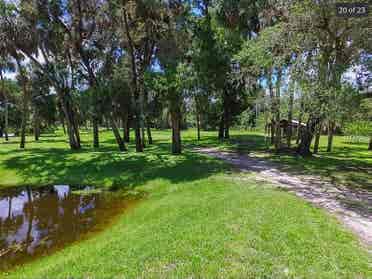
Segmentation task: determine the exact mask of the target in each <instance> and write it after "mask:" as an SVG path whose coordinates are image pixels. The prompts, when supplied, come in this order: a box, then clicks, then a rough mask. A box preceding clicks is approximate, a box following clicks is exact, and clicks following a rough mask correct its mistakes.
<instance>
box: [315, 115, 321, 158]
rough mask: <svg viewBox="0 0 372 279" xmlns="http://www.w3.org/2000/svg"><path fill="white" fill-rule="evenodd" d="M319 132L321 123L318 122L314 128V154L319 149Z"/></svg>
mask: <svg viewBox="0 0 372 279" xmlns="http://www.w3.org/2000/svg"><path fill="white" fill-rule="evenodd" d="M321 132H322V123H321V122H320V123H319V125H318V127H317V128H316V133H315V141H314V154H317V153H318V151H319V140H320V134H321Z"/></svg>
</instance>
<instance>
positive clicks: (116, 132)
mask: <svg viewBox="0 0 372 279" xmlns="http://www.w3.org/2000/svg"><path fill="white" fill-rule="evenodd" d="M109 121H110V126H111V128H112V132H113V133H114V136H115V140H116V143H117V144H118V146H119V150H120V151H127V148H126V146H125V142H124V140H123V139H122V138H121V136H120V132H119V129H118V126H117V125H116V122H115V119H114V117H113V115H112V113H111V114H110V116H109Z"/></svg>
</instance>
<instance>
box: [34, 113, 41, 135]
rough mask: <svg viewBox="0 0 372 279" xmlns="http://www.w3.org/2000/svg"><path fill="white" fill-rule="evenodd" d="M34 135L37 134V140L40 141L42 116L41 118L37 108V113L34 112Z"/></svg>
mask: <svg viewBox="0 0 372 279" xmlns="http://www.w3.org/2000/svg"><path fill="white" fill-rule="evenodd" d="M34 136H35V141H38V140H39V136H40V118H39V115H38V112H37V109H36V108H35V114H34Z"/></svg>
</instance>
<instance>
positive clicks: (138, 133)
mask: <svg viewBox="0 0 372 279" xmlns="http://www.w3.org/2000/svg"><path fill="white" fill-rule="evenodd" d="M134 123H135V127H134V132H135V140H136V152H143V146H142V139H141V123H140V115H139V113H138V111H137V109H136V115H135V119H134Z"/></svg>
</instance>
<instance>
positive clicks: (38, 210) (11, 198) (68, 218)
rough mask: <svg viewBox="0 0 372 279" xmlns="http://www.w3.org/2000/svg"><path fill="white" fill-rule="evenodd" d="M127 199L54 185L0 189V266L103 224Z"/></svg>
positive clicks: (14, 262)
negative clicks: (86, 192)
mask: <svg viewBox="0 0 372 279" xmlns="http://www.w3.org/2000/svg"><path fill="white" fill-rule="evenodd" d="M128 205H129V203H128V202H126V201H125V200H123V199H122V198H118V197H116V198H115V197H114V196H113V195H110V194H99V193H91V194H83V195H82V194H76V193H73V192H72V189H71V187H70V186H67V185H54V186H49V187H42V188H37V189H31V188H30V187H26V188H24V189H10V190H4V191H1V192H0V268H1V269H8V268H10V267H12V266H13V265H15V264H17V263H22V262H24V261H27V260H29V259H32V258H34V257H37V256H40V255H43V254H48V253H50V252H52V251H54V250H55V249H57V248H60V247H62V246H64V245H65V244H66V243H70V242H72V241H75V240H78V239H81V238H82V236H84V235H86V233H88V232H92V231H97V230H99V229H101V228H103V227H104V226H105V225H107V224H108V223H109V222H110V220H112V217H114V216H116V215H117V214H118V213H119V212H121V211H122V209H123V208H124V207H126V206H128Z"/></svg>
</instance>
